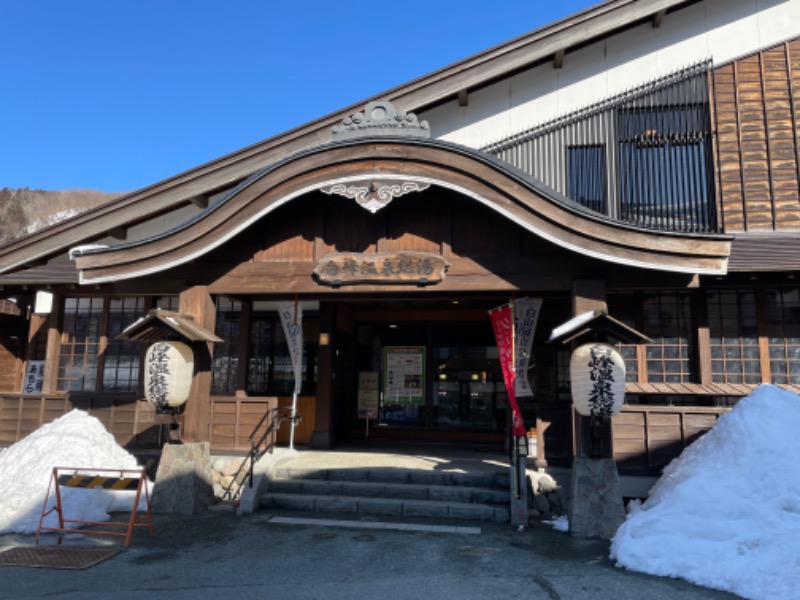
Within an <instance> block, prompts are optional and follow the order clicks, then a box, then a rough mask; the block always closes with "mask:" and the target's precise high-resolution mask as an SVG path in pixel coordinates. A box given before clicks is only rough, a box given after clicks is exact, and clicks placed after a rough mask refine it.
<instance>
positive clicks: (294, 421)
mask: <svg viewBox="0 0 800 600" xmlns="http://www.w3.org/2000/svg"><path fill="white" fill-rule="evenodd" d="M296 417H297V392H295V393H294V394H292V428H291V429H290V430H289V449H290V450H294V428H295V427H296V426H297V418H296Z"/></svg>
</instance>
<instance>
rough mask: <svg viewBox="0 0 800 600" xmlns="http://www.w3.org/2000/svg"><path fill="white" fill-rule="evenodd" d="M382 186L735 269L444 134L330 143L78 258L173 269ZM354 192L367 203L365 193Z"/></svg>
mask: <svg viewBox="0 0 800 600" xmlns="http://www.w3.org/2000/svg"><path fill="white" fill-rule="evenodd" d="M376 182H379V183H381V184H388V185H389V186H394V187H395V188H396V189H395V191H394V192H391V191H390V192H389V195H390V198H389V200H390V201H391V199H392V198H393V197H397V196H399V195H402V194H403V193H409V192H411V191H418V190H421V189H425V188H427V187H428V186H430V185H434V186H440V187H443V188H448V189H451V190H453V191H455V192H457V193H460V194H462V195H464V196H467V197H469V198H472V199H473V200H476V201H478V202H480V203H481V204H483V205H485V206H487V207H488V208H490V209H492V210H494V211H495V212H497V213H499V214H501V215H502V216H504V217H506V218H507V219H509V220H511V221H513V222H514V223H516V224H517V225H519V226H521V227H523V228H524V229H526V230H527V231H529V232H531V233H533V234H535V235H538V236H539V237H541V238H543V239H545V240H548V241H550V242H553V243H555V244H557V245H559V246H561V247H563V248H566V249H568V250H570V251H574V252H578V253H580V254H583V255H586V256H592V257H595V258H599V259H601V260H605V261H608V262H612V263H616V264H624V265H629V266H637V267H642V268H647V269H657V270H665V271H673V272H685V273H693V274H694V273H701V274H721V273H724V272H725V271H726V263H727V257H728V255H729V253H730V236H722V235H699V234H679V233H671V232H653V231H647V230H643V229H639V228H635V227H631V226H628V225H624V224H620V223H617V222H614V221H611V220H609V219H607V218H604V217H602V216H601V215H597V214H596V213H592V212H591V211H588V210H586V209H585V208H583V207H581V206H579V205H578V204H576V203H574V202H572V201H571V200H569V199H567V198H565V197H562V196H560V195H558V194H557V193H555V192H553V191H552V190H550V189H549V188H546V187H544V186H543V185H541V184H540V183H539V182H537V181H535V180H533V179H532V178H531V177H530V176H528V175H527V174H525V173H523V172H521V171H519V170H517V169H515V168H514V167H512V166H510V165H508V164H507V163H504V162H503V161H501V160H499V159H497V158H495V157H492V156H490V155H487V154H484V153H482V152H479V151H477V150H474V149H471V148H467V147H464V146H459V145H456V144H452V143H448V142H442V141H439V140H426V139H422V138H401V137H380V136H368V137H362V138H359V139H346V140H344V141H338V142H332V143H329V144H325V145H323V146H319V147H317V148H313V149H310V150H306V151H303V152H301V153H298V154H297V155H295V156H293V157H290V158H287V159H284V160H282V161H279V162H278V163H276V164H274V165H272V166H270V167H267V168H265V169H262V170H261V171H259V172H258V173H256V174H255V175H253V176H251V177H250V178H249V179H247V180H246V181H244V182H242V183H241V184H240V185H239V186H237V187H236V188H235V189H233V190H231V191H230V192H229V193H228V194H226V195H225V196H223V197H222V198H221V199H220V200H219V201H217V202H216V203H214V204H212V205H211V206H209V208H208V209H207V210H206V211H204V212H203V213H200V214H199V215H197V216H196V217H195V218H193V219H191V220H189V221H187V222H185V223H184V224H183V225H181V226H179V227H177V228H175V229H172V230H170V231H167V232H164V233H162V234H159V235H157V236H153V237H151V238H148V239H146V240H141V241H138V242H131V243H123V244H120V245H117V246H113V247H108V248H93V247H87V248H85V249H78V251H76V252H74V254H75V256H74V258H75V260H76V263H77V267H78V269H79V271H80V273H81V283H101V282H104V281H115V280H121V279H130V278H133V277H139V276H144V275H148V274H150V273H155V272H159V271H164V270H166V269H169V268H172V267H175V266H178V265H180V264H183V263H186V262H189V261H191V260H195V259H197V258H200V257H201V256H202V255H204V254H205V253H207V252H209V251H211V250H212V249H213V248H216V247H218V246H219V245H221V244H222V243H224V242H226V241H228V240H230V239H231V238H233V237H234V236H235V235H237V234H238V233H239V232H241V231H243V230H244V229H245V228H247V227H249V226H250V225H252V224H253V223H255V222H256V221H257V220H259V219H261V218H263V217H265V216H266V215H268V214H269V213H270V212H272V211H274V210H275V209H276V208H278V207H279V206H283V205H284V204H286V203H288V202H290V201H292V200H294V199H296V198H299V197H300V196H303V195H305V194H307V193H309V192H312V191H316V190H321V191H325V192H328V193H337V192H338V193H339V194H340V195H347V193H348V188H352V190H358V189H361V190H370V189H372V190H373V191H375V192H377V191H378V190H377V189H375V184H376ZM403 186H410V187H406V188H403ZM337 187H338V190H337V189H335V188H337ZM404 189H405V191H404ZM350 194H351V195H350V196H349V197H351V198H353V199H354V200H355V201H358V198H357V195H358V194H357V193H356V191H351V192H350ZM365 208H366V209H367V210H372V212H375V210H379V209H380V207H378V208H374V207H373V208H370V207H369V206H365Z"/></svg>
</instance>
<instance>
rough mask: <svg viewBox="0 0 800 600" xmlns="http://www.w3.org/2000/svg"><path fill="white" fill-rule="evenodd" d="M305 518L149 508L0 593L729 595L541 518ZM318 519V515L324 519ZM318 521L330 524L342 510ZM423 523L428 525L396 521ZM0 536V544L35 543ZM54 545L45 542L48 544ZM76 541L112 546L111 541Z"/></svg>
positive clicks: (73, 596)
mask: <svg viewBox="0 0 800 600" xmlns="http://www.w3.org/2000/svg"><path fill="white" fill-rule="evenodd" d="M275 517H289V518H302V517H303V515H297V514H294V515H289V514H275V513H271V512H269V511H258V512H256V513H253V514H249V515H243V516H237V515H236V514H234V513H232V512H212V511H207V512H203V513H200V514H198V515H194V516H174V515H155V529H156V532H155V537H154V538H152V539H151V538H149V537H147V534H146V533H145V532H144V531H137V532H136V533H135V534H134V539H133V541H132V543H131V546H130V547H129V548H128V549H126V550H123V551H122V552H121V553H120V554H118V555H117V556H115V557H113V558H111V559H109V560H107V561H105V562H102V563H100V564H98V565H96V566H94V567H91V568H89V569H86V570H82V571H68V570H57V569H31V568H25V567H0V597H2V598H7V599H13V600H18V599H19V600H22V599H43V598H47V599H48V600H52V599H56V598H57V599H63V600H94V599H95V598H115V599H119V600H141V598H143V597H144V598H148V599H154V600H162V599H163V600H167V599H169V600H206V599H208V600H219V599H220V598H231V599H233V598H248V599H261V598H264V599H271V598H280V599H281V600H293V599H298V600H312V599H324V600H352V599H353V598H365V599H369V598H381V599H389V598H391V599H392V600H404V599H409V600H410V599H413V600H418V599H419V598H431V599H437V600H438V599H442V600H472V599H480V600H486V599H487V598H542V599H545V600H603V599H614V600H634V599H635V600H641V599H643V598H646V599H647V600H674V599H675V598H680V599H681V600H700V599H712V600H731V599H734V598H735V596H732V595H730V594H725V593H721V592H715V591H713V590H708V589H704V588H699V587H695V586H692V585H690V584H688V583H686V582H683V581H680V580H676V579H665V578H657V577H650V576H647V575H642V574H639V573H633V572H629V571H625V570H623V569H620V568H617V567H616V566H615V565H614V564H613V563H612V561H610V560H609V558H608V542H603V541H598V540H576V539H572V538H571V537H570V536H569V535H567V534H565V533H561V532H558V531H554V530H552V529H551V528H549V527H547V526H544V525H540V526H535V527H532V528H531V529H529V530H527V531H524V532H517V531H513V530H512V529H511V528H510V527H509V526H508V524H496V523H464V524H463V526H470V525H474V526H476V527H479V528H480V534H470V535H465V534H463V533H455V532H454V533H449V532H448V533H444V532H438V531H418V530H413V529H409V530H397V529H389V528H386V527H381V528H380V529H378V528H375V527H361V526H360V525H359V523H377V522H378V520H377V519H374V520H372V519H357V520H356V521H354V522H353V526H352V527H348V526H342V525H341V524H335V525H331V524H324V523H319V522H313V523H312V522H309V523H293V522H285V521H284V522H281V520H280V519H278V520H276V519H275ZM323 517H324V516H323ZM327 518H330V519H333V520H336V521H340V520H342V517H341V515H328V516H327ZM406 522H407V523H411V524H418V525H427V524H433V525H435V524H436V523H431V522H427V523H426V522H423V521H420V520H417V521H413V520H412V521H406ZM33 542H34V540H33V537H32V536H8V535H7V536H0V550H2V549H3V547H7V546H12V545H28V544H33ZM51 543H52V541H51ZM69 543H70V544H76V545H84V546H85V545H93V546H96V545H106V544H118V542H117V541H109V538H92V537H90V536H87V537H86V538H84V539H75V540H72V541H70V542H69Z"/></svg>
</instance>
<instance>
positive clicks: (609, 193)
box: [482, 61, 718, 233]
mask: <svg viewBox="0 0 800 600" xmlns="http://www.w3.org/2000/svg"><path fill="white" fill-rule="evenodd" d="M710 67H711V64H710V62H708V61H704V62H701V63H698V64H695V65H691V66H689V67H687V68H685V69H682V70H680V71H678V72H675V73H672V74H671V75H668V76H666V77H663V78H661V79H658V80H656V81H652V82H649V83H647V84H645V85H642V86H640V87H637V88H635V89H632V90H629V91H627V92H625V93H623V94H619V95H617V96H613V97H610V98H607V99H605V100H603V101H601V102H598V103H595V104H592V105H590V106H587V107H586V108H583V109H581V110H578V111H576V112H574V113H571V114H569V115H566V116H564V117H561V118H558V119H555V120H553V121H550V122H547V123H544V124H542V125H539V126H537V127H534V128H532V129H529V130H527V131H523V132H521V133H519V134H516V135H514V136H511V137H509V138H507V139H505V140H501V141H499V142H497V143H494V144H491V145H489V146H486V147H484V148H483V149H482V150H483V151H484V152H487V153H489V154H493V155H495V156H497V157H498V158H500V159H502V160H504V161H506V162H508V163H510V164H512V165H514V166H515V167H517V168H519V169H521V170H522V171H524V172H526V173H528V174H529V175H531V176H533V177H535V178H536V179H537V180H539V181H540V182H541V183H543V184H544V185H546V186H548V187H549V188H551V189H552V190H554V191H555V192H557V193H559V194H561V195H563V196H566V197H567V198H569V199H570V200H572V201H573V202H575V203H577V204H579V205H581V206H583V207H584V208H587V209H589V210H592V211H594V212H597V213H600V214H603V215H605V216H607V217H609V218H611V219H613V220H616V221H620V222H624V223H629V224H631V225H635V226H637V227H643V228H647V229H657V230H663V231H681V232H702V233H709V232H716V231H718V224H717V214H716V212H717V211H716V200H715V192H714V177H713V155H712V143H711V118H710V109H709V92H708V70H709V69H710Z"/></svg>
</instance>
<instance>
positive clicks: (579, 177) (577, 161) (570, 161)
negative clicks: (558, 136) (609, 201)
mask: <svg viewBox="0 0 800 600" xmlns="http://www.w3.org/2000/svg"><path fill="white" fill-rule="evenodd" d="M605 174H606V159H605V147H604V146H602V145H599V144H598V145H591V146H569V147H568V148H567V195H568V196H569V197H570V199H572V200H574V201H575V202H577V203H578V204H580V205H582V206H585V207H586V208H589V209H591V210H593V211H595V212H599V213H603V214H605V213H606V212H607V207H606V175H605Z"/></svg>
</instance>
